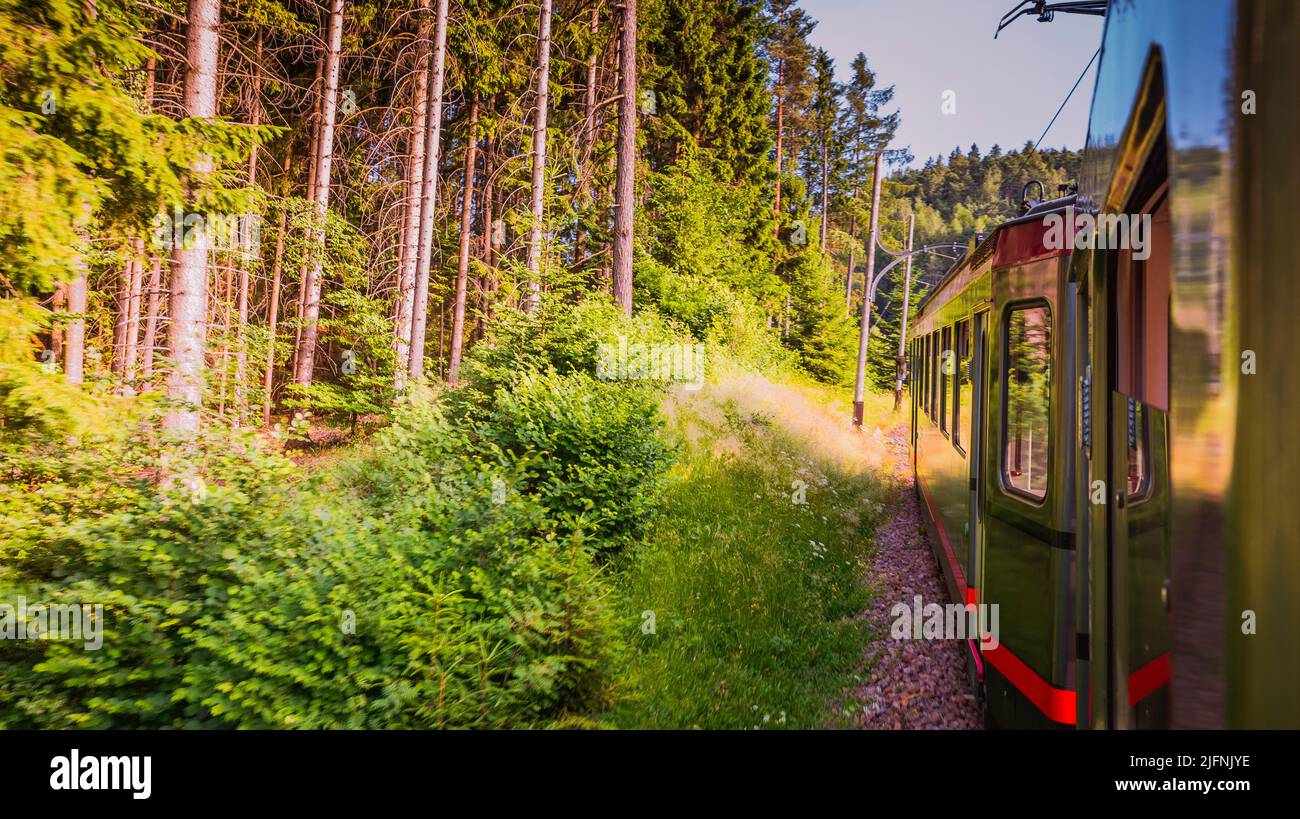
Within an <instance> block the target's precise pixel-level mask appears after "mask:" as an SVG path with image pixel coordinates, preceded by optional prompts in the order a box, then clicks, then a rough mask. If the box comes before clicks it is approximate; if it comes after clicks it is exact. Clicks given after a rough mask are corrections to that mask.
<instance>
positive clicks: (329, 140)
mask: <svg viewBox="0 0 1300 819" xmlns="http://www.w3.org/2000/svg"><path fill="white" fill-rule="evenodd" d="M342 50H343V0H330V21H329V32H328V34H327V37H326V52H325V96H324V98H323V99H322V101H321V131H320V147H319V159H318V160H317V163H316V190H315V194H316V196H315V198H314V201H313V204H314V205H315V209H314V210H315V222H316V224H315V227H314V235H313V237H312V239H313V241H312V259H311V264H310V265H308V268H307V281H306V282H304V286H303V288H302V289H303V307H302V319H303V328H302V342H301V344H300V346H299V349H298V370H297V372H296V373H294V381H295V382H296V383H298V384H301V385H303V386H309V385H310V384H311V380H312V371H313V369H314V366H313V365H314V364H315V360H316V340H317V326H316V325H317V322H318V321H319V320H320V296H321V286H322V283H323V282H322V280H323V279H324V277H325V217H326V215H327V214H328V212H329V202H330V169H331V166H332V164H333V161H334V122H335V119H336V118H337V116H338V96H339V62H340V55H341V52H342Z"/></svg>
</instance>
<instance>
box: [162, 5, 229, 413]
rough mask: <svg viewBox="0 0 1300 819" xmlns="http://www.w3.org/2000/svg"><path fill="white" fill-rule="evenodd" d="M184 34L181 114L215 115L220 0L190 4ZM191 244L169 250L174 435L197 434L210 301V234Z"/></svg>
mask: <svg viewBox="0 0 1300 819" xmlns="http://www.w3.org/2000/svg"><path fill="white" fill-rule="evenodd" d="M187 19H188V24H189V31H188V33H187V36H186V49H185V59H186V64H187V66H188V69H187V70H186V72H185V114H186V115H187V116H190V117H200V118H211V117H213V116H216V113H217V63H218V48H219V47H220V41H219V38H218V32H217V27H218V25H219V23H220V20H221V3H220V0H189V9H188V13H187ZM190 172H191V174H192V175H193V176H194V177H202V176H206V175H207V174H209V173H211V172H212V159H211V158H210V157H200V158H199V159H197V160H196V161H195V162H194V163H193V165H192V166H191V167H190ZM194 233H195V236H194V241H193V242H178V243H177V247H176V248H175V250H174V251H173V254H172V260H173V266H172V286H171V311H170V315H171V328H170V347H171V358H172V369H171V373H170V374H169V375H168V377H167V399H168V401H169V402H171V407H170V409H169V411H168V413H167V415H166V417H165V418H164V420H163V426H164V428H165V429H166V430H167V431H168V432H170V433H172V434H175V435H186V436H192V435H196V434H198V431H199V411H200V408H201V407H202V404H203V348H204V337H205V334H206V321H207V316H206V313H207V301H208V236H207V231H206V230H199V231H195V232H194Z"/></svg>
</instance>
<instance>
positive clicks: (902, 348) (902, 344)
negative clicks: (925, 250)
mask: <svg viewBox="0 0 1300 819" xmlns="http://www.w3.org/2000/svg"><path fill="white" fill-rule="evenodd" d="M915 233H916V214H914V213H913V214H911V215H910V216H908V217H907V260H906V261H905V262H903V270H904V273H903V321H902V324H901V325H900V327H899V330H898V362H897V367H898V377H897V379H896V381H895V384H894V409H898V407H899V405H900V404H902V403H903V381H905V380H906V379H907V311H908V306H909V305H910V304H911V302H912V237H913V236H914V235H915Z"/></svg>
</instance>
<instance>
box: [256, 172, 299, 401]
mask: <svg viewBox="0 0 1300 819" xmlns="http://www.w3.org/2000/svg"><path fill="white" fill-rule="evenodd" d="M292 167H293V156H292V155H290V157H289V160H288V161H287V162H286V163H285V173H286V174H287V173H288V172H289V170H290V169H291V168H292ZM287 224H288V211H286V210H285V209H284V208H281V209H280V225H279V228H278V229H277V230H276V232H275V259H274V261H272V262H271V295H270V298H269V299H268V300H267V304H266V312H267V335H268V340H267V346H266V370H265V371H264V372H263V373H262V425H263V426H270V425H271V403H272V402H271V393H272V391H273V388H274V386H275V326H276V323H277V322H278V321H279V318H280V275H281V269H282V266H283V263H284V231H285V228H286V226H287Z"/></svg>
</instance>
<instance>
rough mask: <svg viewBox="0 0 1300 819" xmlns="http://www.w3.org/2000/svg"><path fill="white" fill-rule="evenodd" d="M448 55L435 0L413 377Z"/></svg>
mask: <svg viewBox="0 0 1300 819" xmlns="http://www.w3.org/2000/svg"><path fill="white" fill-rule="evenodd" d="M446 58H447V0H438V10H437V14H436V16H435V17H434V21H433V51H432V53H431V55H430V60H431V62H432V65H431V67H430V73H431V77H430V81H429V103H428V111H427V113H426V116H428V118H429V122H428V128H427V131H426V134H425V136H426V139H425V143H424V173H423V176H422V177H421V179H420V254H419V261H418V264H417V265H416V271H415V298H414V303H413V305H412V309H411V347H410V357H409V361H408V363H407V370H406V371H407V373H408V374H409V375H410V377H411V380H412V381H419V380H420V379H421V378H423V377H424V339H425V330H426V327H427V325H428V322H429V270H430V268H431V267H432V266H433V217H434V211H435V209H436V208H437V206H438V160H439V158H440V154H441V153H442V85H443V81H444V79H445V77H446V72H445V71H444V70H443V68H444V63H445V62H446Z"/></svg>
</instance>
